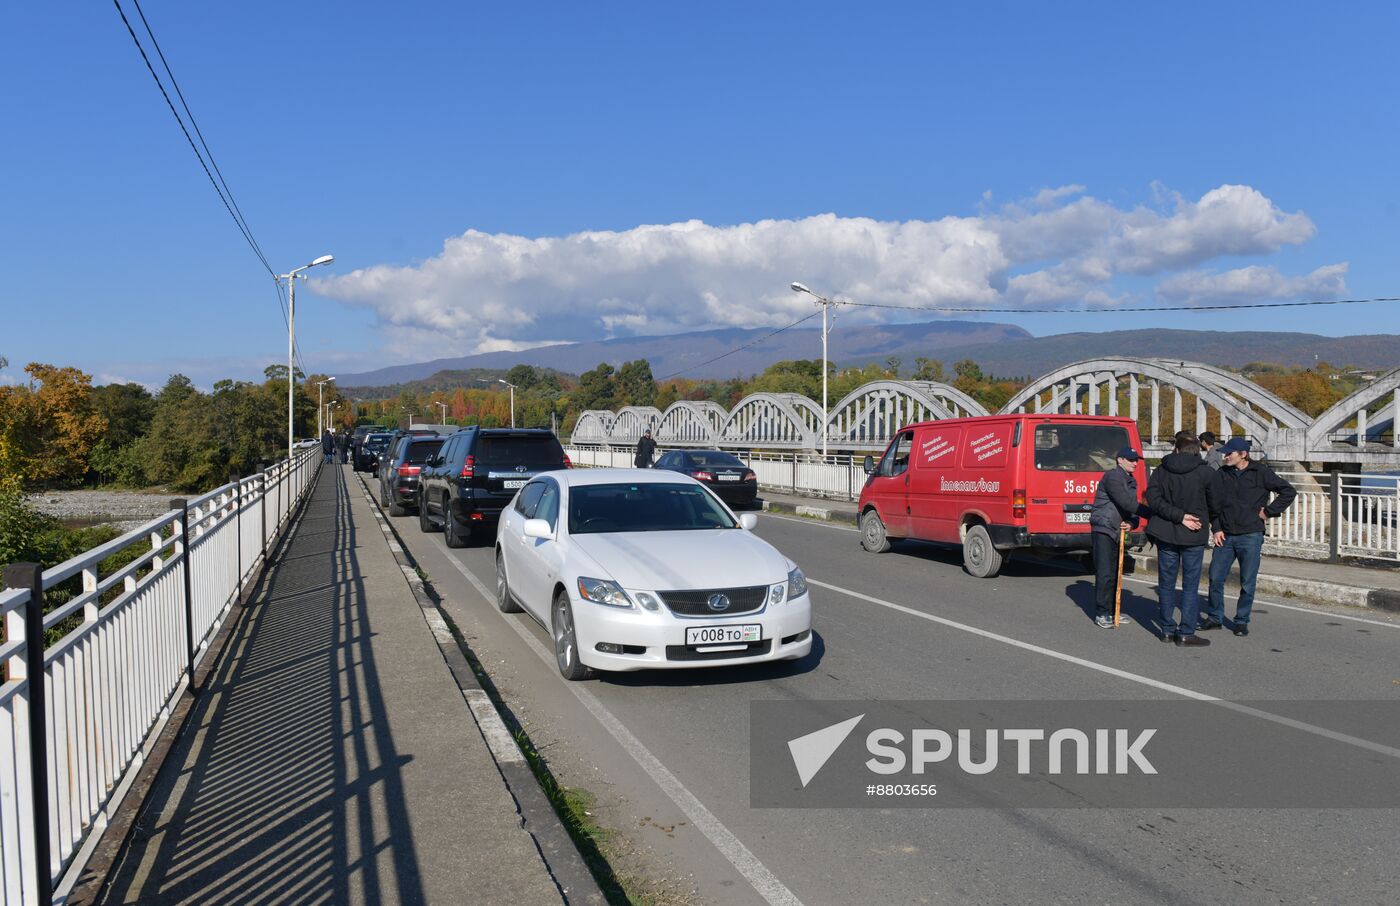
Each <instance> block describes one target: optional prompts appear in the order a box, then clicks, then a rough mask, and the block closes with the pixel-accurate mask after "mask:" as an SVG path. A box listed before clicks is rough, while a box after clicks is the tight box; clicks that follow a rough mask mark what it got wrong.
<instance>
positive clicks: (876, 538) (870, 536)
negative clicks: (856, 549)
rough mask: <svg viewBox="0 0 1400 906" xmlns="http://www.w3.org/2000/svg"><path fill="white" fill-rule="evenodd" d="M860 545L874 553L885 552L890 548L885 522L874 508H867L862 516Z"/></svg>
mask: <svg viewBox="0 0 1400 906" xmlns="http://www.w3.org/2000/svg"><path fill="white" fill-rule="evenodd" d="M860 546H861V547H863V548H865V549H866V550H868V551H870V552H871V553H872V554H883V553H885V552H886V551H888V550H889V549H890V539H889V536H888V535H886V534H885V523H883V522H881V521H880V514H879V513H877V512H875V511H874V510H866V511H865V513H864V514H863V515H862V516H861V517H860Z"/></svg>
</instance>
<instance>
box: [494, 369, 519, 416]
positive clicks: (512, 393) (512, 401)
mask: <svg viewBox="0 0 1400 906" xmlns="http://www.w3.org/2000/svg"><path fill="white" fill-rule="evenodd" d="M496 380H497V381H498V382H499V383H502V384H505V385H506V386H507V387H509V388H510V426H511V427H512V428H514V427H515V385H514V384H512V383H511V382H510V381H508V380H506V379H505V378H496Z"/></svg>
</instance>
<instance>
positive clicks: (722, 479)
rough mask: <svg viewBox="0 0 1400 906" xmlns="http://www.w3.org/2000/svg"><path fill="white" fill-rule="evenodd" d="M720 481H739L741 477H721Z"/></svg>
mask: <svg viewBox="0 0 1400 906" xmlns="http://www.w3.org/2000/svg"><path fill="white" fill-rule="evenodd" d="M719 480H720V481H738V480H739V476H738V475H721V476H720V477H719Z"/></svg>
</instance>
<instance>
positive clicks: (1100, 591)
mask: <svg viewBox="0 0 1400 906" xmlns="http://www.w3.org/2000/svg"><path fill="white" fill-rule="evenodd" d="M1141 458H1142V456H1141V455H1140V454H1139V453H1138V451H1136V450H1134V449H1133V448H1132V447H1124V448H1123V449H1121V450H1119V451H1118V459H1117V464H1116V465H1114V467H1113V468H1111V469H1109V470H1108V471H1107V472H1104V473H1103V477H1102V478H1100V479H1099V487H1098V490H1097V491H1095V492H1094V511H1093V512H1092V513H1091V514H1090V515H1089V528H1090V535H1091V539H1090V540H1091V541H1092V543H1093V545H1094V623H1095V625H1097V626H1098V627H1099V628H1100V629H1112V628H1113V613H1112V606H1113V596H1114V594H1115V593H1116V592H1117V591H1118V564H1119V562H1120V561H1119V559H1118V558H1119V551H1118V545H1119V542H1120V540H1121V539H1122V537H1123V533H1124V532H1131V531H1132V530H1133V529H1135V528H1137V526H1138V516H1139V515H1150V514H1148V512H1147V508H1146V507H1144V506H1142V504H1140V503H1138V485H1137V476H1136V475H1134V474H1133V470H1134V469H1135V468H1137V463H1138V460H1139V459H1141Z"/></svg>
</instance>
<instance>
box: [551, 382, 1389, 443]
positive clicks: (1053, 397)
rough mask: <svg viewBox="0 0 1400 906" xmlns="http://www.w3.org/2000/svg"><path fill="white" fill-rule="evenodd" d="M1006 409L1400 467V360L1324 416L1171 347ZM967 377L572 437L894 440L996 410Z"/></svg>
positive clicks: (786, 398) (1043, 387)
mask: <svg viewBox="0 0 1400 906" xmlns="http://www.w3.org/2000/svg"><path fill="white" fill-rule="evenodd" d="M1000 411H1001V412H1004V413H1010V412H1031V413H1064V414H1084V415H1118V416H1126V417H1128V418H1132V419H1134V420H1135V421H1137V422H1138V424H1139V431H1140V433H1141V435H1142V439H1143V444H1144V446H1145V448H1146V451H1147V453H1148V454H1149V455H1156V456H1160V455H1163V454H1165V453H1167V452H1168V451H1169V450H1170V448H1171V441H1172V435H1174V434H1175V433H1176V432H1177V431H1180V430H1183V429H1185V430H1190V431H1192V432H1193V433H1200V432H1202V431H1207V430H1209V431H1213V432H1215V434H1216V435H1217V436H1218V437H1219V438H1220V439H1221V440H1222V441H1223V440H1227V439H1229V438H1231V437H1246V438H1248V439H1250V440H1251V441H1252V442H1253V444H1254V446H1255V449H1256V450H1260V451H1262V452H1263V453H1264V455H1266V456H1267V457H1268V458H1269V459H1271V460H1275V461H1293V462H1312V463H1319V464H1329V465H1333V464H1336V465H1341V464H1346V465H1351V466H1353V467H1356V466H1372V467H1376V466H1380V467H1384V466H1387V465H1392V466H1397V467H1400V433H1397V432H1396V413H1397V411H1400V368H1396V369H1395V370H1393V371H1390V372H1388V373H1386V374H1383V375H1381V376H1379V377H1377V378H1376V379H1375V380H1373V381H1371V382H1369V383H1368V384H1367V385H1366V386H1365V387H1363V388H1361V389H1360V390H1358V391H1356V392H1355V393H1353V394H1351V395H1350V396H1348V397H1347V398H1346V399H1343V400H1341V401H1339V402H1338V403H1337V404H1336V405H1334V406H1332V407H1331V408H1330V409H1328V410H1327V411H1326V412H1323V413H1322V414H1321V415H1319V416H1317V417H1316V418H1313V417H1310V416H1308V415H1307V414H1306V413H1304V412H1302V411H1301V410H1299V409H1297V408H1296V407H1294V406H1292V405H1290V404H1289V403H1287V402H1285V401H1283V400H1282V399H1280V398H1279V397H1278V396H1276V395H1275V394H1273V393H1271V392H1269V391H1268V390H1266V389H1264V388H1263V387H1261V386H1259V385H1258V384H1256V383H1254V382H1253V381H1251V380H1249V379H1248V378H1245V377H1244V376H1242V375H1238V374H1233V373H1231V372H1229V371H1225V370H1224V369H1222V368H1217V367H1216V366H1214V365H1206V364H1203V363H1201V362H1187V361H1182V360H1180V359H1162V358H1100V359H1089V360H1085V361H1082V362H1074V363H1073V364H1070V365H1065V366H1064V367H1062V368H1057V369H1055V370H1054V371H1052V372H1050V373H1049V374H1046V375H1043V376H1042V377H1040V378H1038V379H1036V380H1035V381H1032V382H1031V383H1030V384H1029V385H1027V386H1026V387H1025V388H1024V389H1023V390H1022V391H1021V392H1020V393H1018V394H1017V395H1016V396H1015V397H1014V398H1012V399H1011V400H1010V401H1009V402H1008V403H1007V404H1006V405H1005V406H1004V407H1002V409H1001V410H1000ZM989 414H991V413H989V412H988V411H987V410H986V409H985V408H983V407H982V406H981V405H980V404H979V403H978V402H977V401H976V400H974V399H972V398H971V397H969V396H968V395H967V394H965V393H963V392H962V391H960V390H958V389H957V388H956V387H953V386H950V385H948V384H944V383H938V382H933V381H898V380H881V381H872V382H870V383H868V384H865V385H863V386H861V387H858V388H856V389H855V390H853V391H852V392H851V393H849V394H847V396H846V397H845V398H844V399H842V400H840V401H839V402H837V403H836V404H835V405H834V406H832V408H831V411H830V412H829V413H828V414H827V415H826V417H825V418H823V415H822V409H821V406H820V405H819V404H818V403H815V402H813V401H812V400H810V399H808V398H807V397H805V396H802V395H800V394H796V393H754V394H750V395H749V396H747V397H745V398H744V399H742V400H740V401H739V403H738V405H736V406H735V407H734V408H733V409H732V410H729V409H725V408H724V407H723V406H720V405H719V404H717V403H713V402H696V401H680V402H677V403H674V404H673V405H671V406H670V407H669V408H668V409H667V410H666V411H665V412H662V411H660V410H659V409H655V408H653V407H650V406H645V407H643V406H629V407H627V408H625V409H623V410H621V411H620V412H616V413H614V412H611V411H607V410H589V411H586V412H584V413H583V414H582V415H580V416H579V419H578V422H577V424H575V426H574V430H573V434H572V437H571V439H570V443H571V444H572V445H575V446H581V447H602V448H605V449H606V448H611V447H614V446H634V445H635V444H636V443H637V440H638V438H640V437H641V436H642V432H643V431H645V430H647V429H650V430H651V432H652V436H653V437H654V438H655V439H656V442H657V444H658V445H660V446H661V447H719V448H728V449H742V450H771V451H775V452H776V451H815V450H819V449H821V447H822V441H823V438H824V439H825V440H826V443H827V446H829V447H830V448H832V449H835V450H840V451H843V452H847V453H856V452H875V451H878V450H882V449H884V447H885V446H886V445H887V444H888V443H889V440H890V438H891V437H893V436H894V433H895V432H896V431H897V430H898V429H899V428H900V427H901V426H903V425H906V424H909V423H911V422H916V421H930V420H936V419H944V418H954V417H961V416H967V415H989Z"/></svg>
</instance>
